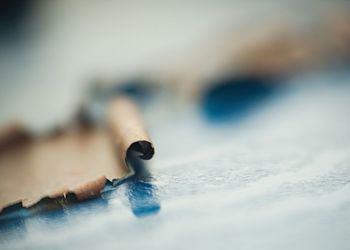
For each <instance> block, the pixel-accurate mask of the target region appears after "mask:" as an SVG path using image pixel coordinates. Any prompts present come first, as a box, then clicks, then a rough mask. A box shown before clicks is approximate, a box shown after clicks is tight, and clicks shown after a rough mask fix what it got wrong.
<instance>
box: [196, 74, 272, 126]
mask: <svg viewBox="0 0 350 250" xmlns="http://www.w3.org/2000/svg"><path fill="white" fill-rule="evenodd" d="M275 89H276V84H274V81H273V80H271V79H268V78H262V77H257V76H230V77H225V78H223V79H220V80H217V81H215V82H212V84H211V87H210V88H208V89H207V90H206V92H205V94H204V95H203V99H202V108H203V112H204V115H205V116H206V117H207V118H208V119H209V120H210V121H214V122H223V121H229V120H237V119H240V118H242V117H244V116H246V115H247V114H249V113H250V112H252V111H253V110H254V109H255V108H257V107H258V106H259V105H260V104H262V103H263V102H264V101H265V100H266V99H267V98H269V97H270V96H271V95H272V94H273V93H274V90H275Z"/></svg>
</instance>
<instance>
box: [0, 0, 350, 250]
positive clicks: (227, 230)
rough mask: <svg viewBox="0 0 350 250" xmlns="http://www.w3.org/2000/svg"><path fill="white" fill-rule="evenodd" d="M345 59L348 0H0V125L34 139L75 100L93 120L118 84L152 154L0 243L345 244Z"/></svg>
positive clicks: (348, 173) (348, 174) (349, 37)
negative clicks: (126, 176) (86, 198)
mask: <svg viewBox="0 0 350 250" xmlns="http://www.w3.org/2000/svg"><path fill="white" fill-rule="evenodd" d="M349 69H350V4H349V3H348V2H347V1H311V0H310V1H292V0H291V1H277V0H276V1H207V0H205V1H192V0H190V1H180V2H179V1H140V2H137V1H40V0H36V1H35V0H24V1H17V0H16V1H10V0H6V1H2V3H1V4H0V131H1V128H4V127H6V126H9V125H11V124H16V126H17V125H19V126H21V127H22V128H25V129H26V130H28V131H29V132H30V133H32V134H33V135H34V136H38V137H40V136H43V135H47V134H50V133H53V132H54V131H56V130H57V129H65V128H67V127H69V126H70V125H71V124H74V123H75V121H77V120H79V119H80V118H81V117H80V116H79V115H81V111H82V110H83V112H84V118H87V119H89V121H92V122H93V123H94V124H98V123H101V122H103V120H104V109H105V105H106V100H107V99H109V98H111V96H114V95H119V94H123V95H128V96H130V97H131V98H132V99H134V100H135V101H136V103H137V104H138V105H139V107H140V109H141V111H142V114H143V117H144V120H145V124H146V127H147V128H148V130H149V132H150V135H151V137H152V139H153V140H154V143H155V147H156V155H155V157H154V160H152V161H151V163H150V164H149V169H150V170H149V171H150V172H151V175H152V178H150V179H147V180H146V181H144V182H140V183H141V184H140V183H139V182H137V183H136V184H135V183H133V182H132V181H131V182H130V183H126V184H125V185H121V186H120V187H119V188H117V190H116V191H114V192H112V194H109V195H108V196H105V197H102V198H101V199H103V200H104V203H103V204H104V205H101V204H99V205H96V204H93V205H90V207H89V206H88V205H87V206H88V207H86V208H78V209H77V208H75V209H76V210H74V208H67V209H64V210H63V211H64V212H62V214H59V215H57V217H54V218H53V217H50V216H48V218H44V219H43V218H39V219H38V218H36V217H35V216H34V217H29V218H27V217H26V218H24V219H23V221H21V224H20V226H13V227H12V226H8V227H4V228H3V229H1V227H0V234H1V232H3V236H2V237H1V236H0V240H3V242H4V246H6V247H8V248H9V249H10V248H27V247H28V248H33V249H39V248H54V247H58V248H60V247H63V248H83V247H88V248H89V247H94V248H99V247H100V246H104V247H111V246H116V245H118V246H121V247H122V248H121V249H124V248H135V247H138V246H140V245H142V246H147V247H148V248H149V247H152V248H156V249H179V248H180V249H182V248H183V249H186V248H194V249H195V248H197V247H199V248H201V249H213V248H214V247H215V248H219V249H233V248H239V249H242V248H243V249H257V248H263V249H281V248H283V249H349V247H350V243H349V240H348V235H350V227H349V225H350V216H349V214H350V213H349V212H350V207H349V204H350V199H349V197H350V167H349V166H350V151H349V149H350V129H349V128H350V70H349ZM148 182H149V183H148ZM144 183H147V185H146V187H145V186H142V185H144ZM145 189H146V190H150V192H148V191H147V192H148V193H147V194H146V195H144V193H143V191H145ZM130 190H131V191H130ZM135 190H136V191H135ZM0 192H1V190H0ZM153 195H154V196H156V199H153V198H152V197H153ZM130 197H131V198H130ZM140 200H141V201H140ZM140 204H141V205H140ZM147 205H151V207H147ZM140 206H141V207H140ZM145 207H146V208H145ZM79 209H80V210H79ZM144 209H145V210H144ZM140 211H141V213H142V216H139V215H140V214H139V213H140ZM143 213H146V214H147V213H150V214H151V215H152V216H149V217H148V216H145V217H146V218H145V217H144V216H143V215H144V214H143ZM140 217H142V218H140ZM9 225H11V222H9ZM23 228H24V229H23ZM81 228H84V230H80V229H81ZM1 230H2V231H1ZM112 232H113V233H112ZM16 235H17V236H16ZM18 235H20V238H21V240H19V241H16V239H17V238H16V237H18ZM135 238H137V239H138V240H137V241H135ZM67 240H71V241H72V243H70V244H69V245H67V244H66V243H65V242H67ZM0 244H1V242H0ZM333 247H334V248H333ZM0 248H1V245H0Z"/></svg>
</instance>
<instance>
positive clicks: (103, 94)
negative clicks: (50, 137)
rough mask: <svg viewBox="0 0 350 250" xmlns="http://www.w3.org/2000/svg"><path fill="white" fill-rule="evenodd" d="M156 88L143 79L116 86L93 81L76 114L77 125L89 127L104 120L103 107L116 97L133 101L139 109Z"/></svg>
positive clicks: (150, 97) (153, 93) (131, 80)
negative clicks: (123, 97) (124, 97)
mask: <svg viewBox="0 0 350 250" xmlns="http://www.w3.org/2000/svg"><path fill="white" fill-rule="evenodd" d="M157 90H158V88H157V86H156V85H155V84H153V83H151V82H149V81H147V80H144V79H139V78H135V79H130V80H127V81H123V82H120V83H117V84H113V83H108V82H107V83H106V82H103V81H99V80H97V81H96V80H95V81H94V82H93V83H92V84H91V85H90V86H89V88H88V90H87V93H86V96H85V100H84V101H83V103H82V104H81V106H80V108H79V109H78V111H77V113H76V119H77V120H78V123H79V124H80V125H82V126H84V127H89V126H92V125H96V124H97V123H100V122H101V121H103V120H104V118H105V107H106V105H107V103H108V101H109V100H111V99H112V98H115V97H116V96H126V97H128V98H130V99H132V100H133V101H135V102H136V103H137V104H138V105H139V106H140V108H142V107H144V106H145V105H146V104H147V103H148V102H149V101H150V100H151V99H152V97H154V95H155V93H156V91H157Z"/></svg>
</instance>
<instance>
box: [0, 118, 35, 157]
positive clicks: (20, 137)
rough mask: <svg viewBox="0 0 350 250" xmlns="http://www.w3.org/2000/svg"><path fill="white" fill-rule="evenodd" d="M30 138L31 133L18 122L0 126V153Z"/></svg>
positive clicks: (24, 142)
mask: <svg viewBox="0 0 350 250" xmlns="http://www.w3.org/2000/svg"><path fill="white" fill-rule="evenodd" d="M31 139H32V136H31V134H30V133H29V132H28V131H27V130H26V129H25V128H24V127H22V126H20V125H19V124H16V123H13V124H9V125H6V126H3V127H0V153H2V152H5V151H7V150H9V149H12V148H14V147H17V146H20V145H23V144H26V143H27V142H29V141H30V140H31Z"/></svg>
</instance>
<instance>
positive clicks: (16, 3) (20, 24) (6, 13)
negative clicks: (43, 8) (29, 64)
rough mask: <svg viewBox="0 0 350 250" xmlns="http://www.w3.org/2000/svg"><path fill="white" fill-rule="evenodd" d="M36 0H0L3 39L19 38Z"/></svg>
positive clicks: (0, 34)
mask: <svg viewBox="0 0 350 250" xmlns="http://www.w3.org/2000/svg"><path fill="white" fill-rule="evenodd" d="M34 2H36V1H35V0H2V1H0V38H1V40H2V41H4V40H5V41H8V40H11V41H14V40H16V39H18V38H19V37H20V36H21V34H22V32H23V28H24V26H25V23H26V18H27V15H28V13H29V11H30V10H31V8H32V6H33V5H34Z"/></svg>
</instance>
